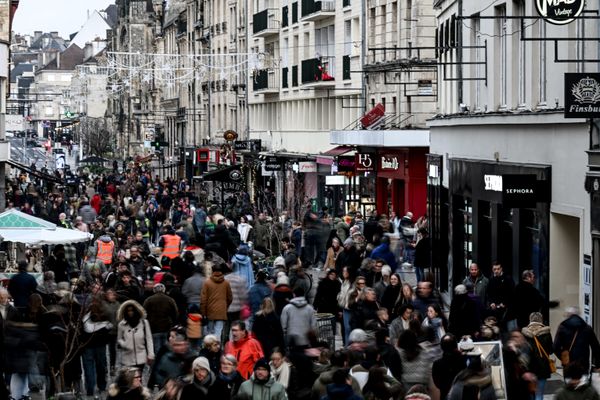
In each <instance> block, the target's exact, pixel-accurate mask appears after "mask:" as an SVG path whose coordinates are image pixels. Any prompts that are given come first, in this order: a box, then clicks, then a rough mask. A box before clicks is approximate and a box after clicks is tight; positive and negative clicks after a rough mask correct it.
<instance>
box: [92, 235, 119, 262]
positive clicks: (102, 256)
mask: <svg viewBox="0 0 600 400" xmlns="http://www.w3.org/2000/svg"><path fill="white" fill-rule="evenodd" d="M96 244H97V245H98V253H97V254H96V260H100V261H102V262H103V263H104V265H110V264H112V258H113V252H114V250H115V243H114V242H113V241H112V240H111V241H110V242H103V241H102V240H97V241H96Z"/></svg>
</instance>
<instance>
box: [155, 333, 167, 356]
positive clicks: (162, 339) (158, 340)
mask: <svg viewBox="0 0 600 400" xmlns="http://www.w3.org/2000/svg"><path fill="white" fill-rule="evenodd" d="M152 343H154V355H157V354H158V351H159V350H160V348H161V347H163V346H164V345H165V344H167V333H166V332H163V333H153V334H152Z"/></svg>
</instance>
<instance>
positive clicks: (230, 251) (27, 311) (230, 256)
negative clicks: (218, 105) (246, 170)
mask: <svg viewBox="0 0 600 400" xmlns="http://www.w3.org/2000/svg"><path fill="white" fill-rule="evenodd" d="M7 198H8V206H9V207H16V208H18V209H20V210H21V211H23V212H25V213H28V214H31V215H34V216H37V217H40V218H44V219H46V220H49V221H52V222H55V223H56V224H58V225H59V226H63V227H66V228H69V229H77V230H81V231H85V232H90V233H92V234H93V240H92V241H91V242H90V243H80V244H64V245H56V246H53V247H52V248H45V249H44V251H45V255H46V256H45V258H44V260H43V280H42V281H41V282H38V281H36V279H35V278H34V277H33V275H32V274H30V273H29V272H30V271H29V269H30V268H31V263H28V262H27V260H21V261H19V264H18V268H19V272H18V273H17V274H15V275H14V276H13V277H11V279H10V281H9V282H8V285H7V287H6V288H0V335H1V340H0V371H1V372H2V373H3V374H4V377H5V382H6V384H7V385H0V391H1V392H2V393H1V394H2V398H7V399H8V398H11V399H14V400H26V399H28V398H29V396H30V394H31V391H40V390H44V391H45V395H46V397H48V398H49V397H52V396H59V394H60V393H63V394H64V393H67V392H74V393H80V394H81V395H83V396H88V397H90V398H91V397H94V396H100V397H102V398H103V399H104V398H107V399H115V400H116V399H118V400H141V399H149V398H151V397H152V398H153V399H166V400H191V399H194V400H201V399H204V398H206V399H217V398H218V399H222V400H225V399H242V400H244V399H249V400H250V399H252V400H265V399H287V398H289V399H298V400H312V399H332V400H333V399H335V400H342V399H359V398H365V399H373V400H374V399H381V400H388V399H413V400H414V399H452V400H454V399H467V400H469V399H495V398H497V397H505V398H508V399H533V398H535V399H541V398H543V394H544V388H545V383H546V381H547V379H548V378H549V377H550V376H551V374H552V373H553V372H555V367H556V365H555V361H554V357H553V355H555V357H556V358H557V359H560V360H561V362H562V364H563V365H564V369H563V372H564V377H565V383H566V384H565V387H564V388H563V389H561V392H560V393H559V394H558V395H557V398H559V399H570V398H577V399H582V398H598V395H597V394H596V393H595V391H594V389H593V387H592V386H591V384H590V382H589V379H588V378H589V372H590V370H591V369H592V368H593V366H594V365H600V364H598V362H600V345H599V344H598V340H597V339H596V336H595V334H594V332H593V330H592V328H591V327H589V326H588V325H587V324H586V323H585V321H584V320H583V319H582V318H581V317H580V316H579V312H578V310H577V309H576V308H569V309H568V313H567V318H566V319H565V321H563V322H562V323H561V325H560V326H559V328H558V330H557V332H555V335H554V339H553V337H552V334H551V332H550V328H549V327H548V326H547V325H546V324H545V323H547V310H548V302H547V301H546V299H545V298H544V296H543V295H542V294H541V293H540V292H539V290H538V289H537V288H536V285H535V283H536V276H535V273H534V271H532V270H525V271H524V272H523V273H522V276H521V278H522V279H521V280H520V281H519V282H518V283H517V284H515V283H514V282H513V280H512V278H511V276H510V275H509V274H507V273H506V272H505V271H503V268H502V264H501V263H499V262H496V263H494V265H493V266H492V274H491V276H490V277H485V276H484V274H483V273H482V271H481V269H480V268H479V266H478V265H477V264H476V263H473V264H472V265H471V266H470V268H469V271H468V275H467V276H466V277H465V279H464V281H463V282H462V283H461V284H459V285H457V286H456V287H455V288H454V289H453V296H452V299H451V302H450V304H445V303H444V301H443V299H442V297H441V295H440V293H439V292H438V290H437V285H436V282H435V280H434V275H433V274H432V272H431V265H430V264H429V262H430V259H431V258H430V255H429V254H430V246H431V244H430V241H429V237H428V221H427V218H426V217H425V216H422V217H420V218H418V219H416V220H415V219H414V217H413V215H412V213H410V212H406V214H405V215H404V216H403V217H399V216H398V215H396V213H394V212H393V211H392V212H390V214H389V215H385V214H380V213H378V212H377V211H376V210H373V211H372V212H370V213H369V215H368V217H366V218H363V216H362V214H361V213H360V212H353V213H348V214H345V215H338V216H332V215H330V214H329V213H328V211H329V210H327V209H326V208H323V209H321V210H314V209H313V208H311V207H307V208H306V210H305V211H304V212H303V214H302V215H301V216H299V217H298V218H296V219H294V218H293V217H292V216H291V215H287V214H286V213H285V212H282V213H281V215H277V216H272V215H271V216H270V215H267V214H266V213H264V212H261V211H260V210H259V209H257V206H256V205H253V204H252V203H251V202H250V199H249V198H248V196H247V195H246V196H245V195H242V196H239V197H235V198H232V199H231V200H230V201H228V202H227V203H226V204H225V205H223V206H220V205H214V204H209V203H205V202H203V201H202V200H201V199H199V198H198V197H197V196H196V195H195V194H194V191H193V190H191V188H190V186H189V184H188V183H187V182H186V181H185V180H180V181H172V180H169V179H167V180H164V181H161V180H159V179H158V177H155V178H152V176H151V175H150V174H149V173H147V172H143V171H141V170H131V171H127V173H124V174H117V173H113V174H108V175H102V176H99V177H96V178H94V179H89V180H88V181H87V182H86V184H85V185H83V186H82V187H81V188H80V190H79V194H78V195H74V196H70V197H69V196H67V195H66V194H65V193H64V192H60V191H56V190H54V191H53V190H45V189H44V188H40V185H39V182H35V181H30V180H29V179H27V177H26V176H21V177H20V178H19V180H16V181H14V182H12V184H11V185H9V189H8V191H7ZM257 258H259V259H260V260H259V261H257ZM264 260H269V261H264ZM413 270H414V272H415V274H416V282H417V283H416V286H414V285H413V284H411V283H409V282H407V281H405V280H403V276H404V277H406V276H407V274H406V271H413ZM313 276H314V277H318V278H319V279H315V281H314V282H313V278H312V277H313ZM323 321H327V324H322V323H321V322H323ZM338 327H339V330H338ZM338 331H339V332H340V334H339V335H337V336H338V337H341V340H339V342H341V343H338V348H336V343H335V341H332V340H328V338H333V337H336V334H337V333H338ZM495 340H499V341H502V342H503V346H502V351H501V352H502V358H503V361H504V363H503V365H504V371H503V372H504V377H505V379H504V382H505V383H502V385H500V386H499V385H498V382H497V379H498V378H497V377H495V376H492V374H491V373H490V369H489V368H488V367H489V366H487V365H486V364H485V362H483V361H482V357H481V353H479V352H478V351H477V342H480V341H495ZM590 360H591V362H590ZM495 380H496V381H495ZM504 385H505V386H504ZM585 396H587V397H585Z"/></svg>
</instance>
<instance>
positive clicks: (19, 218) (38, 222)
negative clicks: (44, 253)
mask: <svg viewBox="0 0 600 400" xmlns="http://www.w3.org/2000/svg"><path fill="white" fill-rule="evenodd" d="M0 228H1V229H21V228H26V229H29V228H39V229H55V228H56V225H55V224H53V223H52V222H49V221H46V220H44V219H41V218H37V217H34V216H31V215H29V214H25V213H23V212H21V211H18V210H16V209H14V208H11V209H10V210H6V211H4V212H3V213H2V214H0Z"/></svg>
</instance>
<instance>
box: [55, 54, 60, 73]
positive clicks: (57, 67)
mask: <svg viewBox="0 0 600 400" xmlns="http://www.w3.org/2000/svg"><path fill="white" fill-rule="evenodd" d="M56 69H60V52H58V51H57V52H56Z"/></svg>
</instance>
